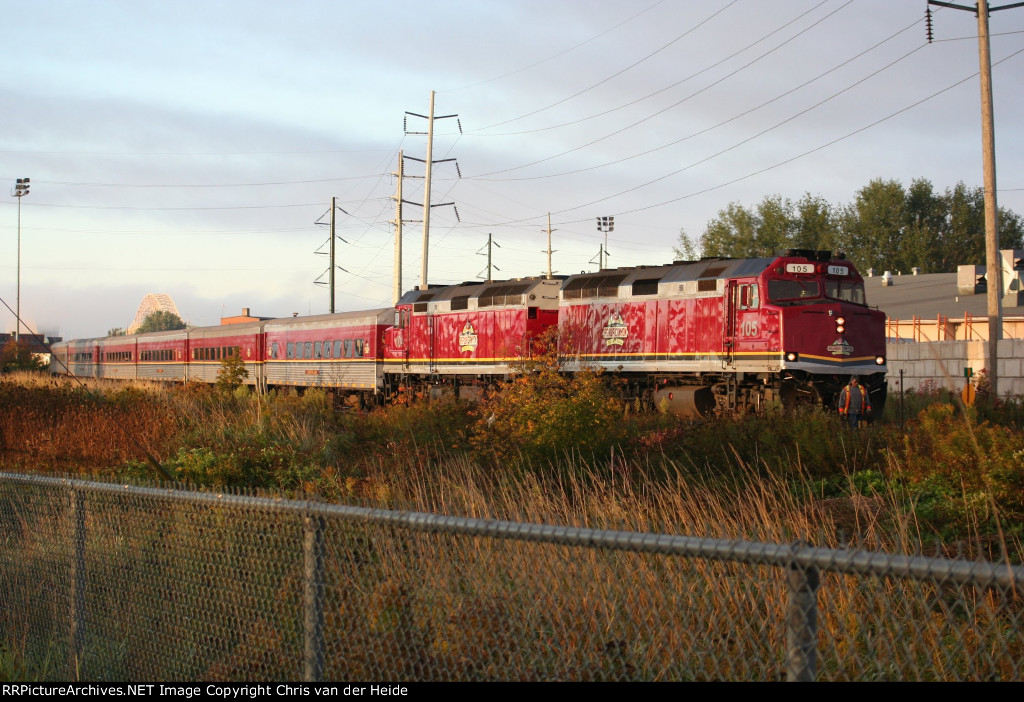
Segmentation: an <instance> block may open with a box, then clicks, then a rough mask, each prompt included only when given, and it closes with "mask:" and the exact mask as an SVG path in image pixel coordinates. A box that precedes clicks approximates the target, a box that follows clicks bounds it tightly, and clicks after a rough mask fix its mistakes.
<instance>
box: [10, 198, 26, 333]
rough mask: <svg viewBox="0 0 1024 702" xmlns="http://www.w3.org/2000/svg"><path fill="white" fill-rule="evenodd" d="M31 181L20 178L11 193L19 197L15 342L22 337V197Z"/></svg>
mask: <svg viewBox="0 0 1024 702" xmlns="http://www.w3.org/2000/svg"><path fill="white" fill-rule="evenodd" d="M30 182H31V180H30V179H29V178H18V181H17V182H16V183H15V184H14V190H13V191H12V192H11V195H13V196H14V197H16V198H18V294H17V299H16V301H15V303H14V316H15V317H17V319H15V320H14V343H15V344H17V343H18V341H19V339H20V331H21V198H23V197H25V196H26V195H28V189H29V183H30Z"/></svg>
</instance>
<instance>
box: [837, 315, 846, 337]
mask: <svg viewBox="0 0 1024 702" xmlns="http://www.w3.org/2000/svg"><path fill="white" fill-rule="evenodd" d="M844 331H846V318H845V317H836V334H842V333H843V332H844Z"/></svg>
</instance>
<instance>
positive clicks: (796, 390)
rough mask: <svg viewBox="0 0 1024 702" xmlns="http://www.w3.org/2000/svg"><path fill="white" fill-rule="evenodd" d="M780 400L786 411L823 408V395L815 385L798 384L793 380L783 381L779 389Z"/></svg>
mask: <svg viewBox="0 0 1024 702" xmlns="http://www.w3.org/2000/svg"><path fill="white" fill-rule="evenodd" d="M779 399H780V400H781V401H782V407H783V408H784V409H796V408H797V407H806V406H808V405H811V406H814V407H821V406H822V397H821V393H820V392H819V391H818V388H817V387H816V386H814V385H810V384H807V383H798V382H796V381H793V380H786V381H783V383H782V387H781V388H780V389H779Z"/></svg>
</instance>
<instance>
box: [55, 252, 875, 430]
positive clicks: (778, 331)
mask: <svg viewBox="0 0 1024 702" xmlns="http://www.w3.org/2000/svg"><path fill="white" fill-rule="evenodd" d="M556 325H557V327H558V330H559V344H560V347H559V350H560V353H561V354H562V356H563V358H564V359H565V360H564V364H563V369H564V371H565V372H568V373H572V372H575V371H578V370H579V369H580V368H582V367H584V366H597V367H601V368H604V369H605V370H606V371H607V372H609V373H610V374H612V375H614V376H615V377H617V378H619V379H621V380H622V381H624V382H623V383H622V386H623V387H624V388H625V389H626V392H627V393H628V395H629V396H630V397H635V398H640V399H642V400H644V401H647V402H649V403H652V404H654V405H657V406H664V407H667V408H669V409H671V410H672V411H675V412H677V413H680V414H692V415H706V414H712V413H723V412H733V411H737V410H747V409H751V410H758V409H760V408H762V407H764V406H766V405H767V404H769V403H782V404H783V405H787V406H788V405H793V404H797V403H800V402H810V403H815V404H824V405H831V404H833V403H834V402H835V397H836V395H837V394H838V392H839V390H840V389H841V388H842V387H843V385H845V383H846V381H847V380H848V378H849V376H851V375H859V376H861V378H862V382H863V384H864V385H865V386H866V387H867V388H868V390H869V392H870V393H871V404H872V405H873V406H874V407H875V408H876V409H877V410H878V411H880V410H881V408H882V407H883V406H884V404H885V394H886V389H887V385H886V381H885V371H886V368H885V315H884V314H883V313H882V312H880V311H878V310H872V309H870V308H868V307H867V304H866V300H865V296H864V281H863V279H862V278H861V276H860V274H859V273H857V271H856V269H855V268H854V266H853V265H852V264H851V263H850V262H849V261H847V260H846V259H845V258H844V257H843V256H841V255H840V256H838V257H835V258H833V257H832V255H831V254H830V253H829V252H821V251H817V252H815V251H804V250H792V251H788V252H787V253H786V254H785V255H783V256H779V257H775V258H747V259H724V258H710V259H703V260H701V261H694V262H677V263H673V264H669V265H663V266H650V267H649V266H640V267H637V268H624V269H616V270H603V271H600V272H597V273H581V274H580V275H575V276H569V277H565V278H562V277H558V278H522V279H515V280H508V281H488V282H472V283H461V284H459V285H450V286H439V287H431V288H429V289H427V290H412V291H410V292H408V293H406V294H405V295H404V296H403V297H402V298H401V300H399V302H398V304H397V305H396V306H395V308H393V309H392V308H385V309H377V310H369V311H366V312H347V313H342V314H333V315H318V316H314V317H296V318H285V319H277V320H269V321H258V322H246V323H243V324H239V325H230V326H221V327H207V328H193V329H188V330H182V331H177V332H159V333H155V334H143V335H137V336H129V337H114V338H109V339H90V340H85V341H71V342H67V343H65V344H58V345H56V346H55V347H54V352H55V358H54V362H53V369H54V372H62V373H63V372H68V373H71V374H74V375H81V376H89V377H118V378H154V379H165V380H198V381H203V382H213V381H214V380H216V370H217V367H218V364H219V361H220V360H221V359H222V358H224V357H225V356H227V355H231V354H233V353H238V354H239V355H240V356H242V358H243V360H244V361H245V363H246V368H247V369H248V370H249V378H248V380H247V382H248V383H249V384H252V385H256V386H258V387H261V388H266V387H268V386H301V387H324V388H331V389H335V390H337V391H340V392H344V393H346V394H350V395H356V396H359V397H360V398H361V399H362V400H364V401H365V400H380V399H383V398H387V397H389V396H390V395H392V394H394V393H395V392H397V391H398V390H399V389H401V388H418V389H428V390H430V391H431V392H432V393H435V394H436V393H443V392H456V393H458V394H459V395H461V396H466V397H473V396H477V395H479V393H480V392H481V391H482V390H483V389H485V388H487V387H489V386H491V385H493V384H494V383H495V382H496V381H497V380H500V379H504V378H506V377H508V375H509V374H510V373H511V367H510V364H511V363H512V362H513V361H515V360H516V359H519V358H521V357H523V356H524V355H526V354H529V353H530V350H531V348H532V346H531V340H533V339H536V338H537V337H539V336H540V335H541V334H543V333H544V332H545V331H546V330H547V329H549V328H551V327H554V326H556ZM62 363H63V364H64V365H63V366H62V365H61V364H62ZM65 367H66V369H67V370H65Z"/></svg>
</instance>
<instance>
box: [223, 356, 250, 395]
mask: <svg viewBox="0 0 1024 702" xmlns="http://www.w3.org/2000/svg"><path fill="white" fill-rule="evenodd" d="M248 377H249V371H248V370H246V368H245V361H243V360H242V357H241V356H240V355H239V353H238V352H237V351H236V352H235V353H233V354H231V355H230V356H225V357H224V358H222V359H221V360H220V370H218V371H217V388H218V389H219V390H221V391H223V392H225V393H227V394H231V393H233V392H234V391H235V390H236V389H238V388H240V387H241V386H242V383H243V382H245V379H246V378H248Z"/></svg>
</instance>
